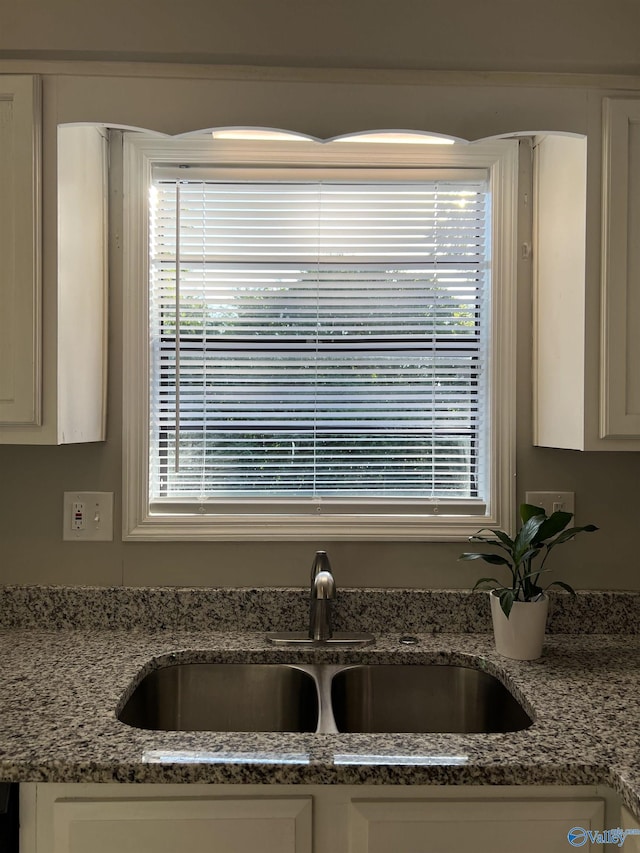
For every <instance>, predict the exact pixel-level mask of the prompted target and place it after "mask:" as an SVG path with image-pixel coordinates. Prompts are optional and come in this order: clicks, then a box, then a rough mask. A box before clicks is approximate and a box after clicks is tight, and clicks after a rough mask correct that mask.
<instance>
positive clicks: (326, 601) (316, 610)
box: [309, 551, 336, 642]
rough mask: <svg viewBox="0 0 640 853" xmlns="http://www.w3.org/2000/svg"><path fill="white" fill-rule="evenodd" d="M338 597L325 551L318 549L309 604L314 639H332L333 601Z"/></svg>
mask: <svg viewBox="0 0 640 853" xmlns="http://www.w3.org/2000/svg"><path fill="white" fill-rule="evenodd" d="M335 597H336V582H335V580H334V578H333V575H332V573H331V564H330V563H329V557H328V556H327V553H326V552H325V551H318V552H317V553H316V556H315V558H314V561H313V566H312V568H311V596H310V604H309V637H310V638H311V639H312V640H316V641H320V642H322V641H324V640H330V639H331V637H332V636H333V627H332V620H331V615H332V614H331V609H332V602H333V600H334V598H335Z"/></svg>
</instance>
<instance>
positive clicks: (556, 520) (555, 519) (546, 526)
mask: <svg viewBox="0 0 640 853" xmlns="http://www.w3.org/2000/svg"><path fill="white" fill-rule="evenodd" d="M572 518H573V515H572V513H570V512H561V511H558V512H554V513H553V514H552V515H550V516H549V518H547V519H545V521H543V522H542V524H541V525H540V529H539V530H538V533H537V535H536V542H537V543H541V542H544V541H545V540H546V539H551V537H552V536H555V535H556V533H560V531H561V530H564V528H565V527H566V526H567V524H569V522H570V521H571V519H572Z"/></svg>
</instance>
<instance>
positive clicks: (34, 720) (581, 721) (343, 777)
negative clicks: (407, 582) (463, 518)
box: [0, 589, 640, 815]
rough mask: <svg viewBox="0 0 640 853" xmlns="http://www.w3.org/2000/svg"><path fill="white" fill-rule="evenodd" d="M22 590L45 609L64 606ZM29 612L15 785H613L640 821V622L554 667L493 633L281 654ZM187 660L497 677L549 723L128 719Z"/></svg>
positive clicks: (12, 704)
mask: <svg viewBox="0 0 640 853" xmlns="http://www.w3.org/2000/svg"><path fill="white" fill-rule="evenodd" d="M19 592H20V594H22V593H24V595H23V597H24V599H25V600H29V601H30V602H31V604H32V605H33V604H34V602H35V601H36V598H37V595H38V594H39V595H41V597H42V598H43V599H44V598H46V597H47V595H48V592H47V591H46V590H45V591H42V590H41V591H40V593H36V592H34V591H33V590H30V591H26V590H23V591H19V590H17V589H16V590H14V593H15V595H18V593H19ZM55 594H58V595H62V593H59V592H58V593H54V592H52V593H51V595H52V596H53V597H55ZM189 594H191V593H189ZM4 595H5V600H8V593H6V592H5V593H4ZM149 595H151V593H150V592H149ZM96 596H97V597H99V595H98V594H97V593H96ZM18 597H19V596H18ZM89 598H90V596H88V594H87V600H89ZM629 599H630V601H629V602H627V603H626V604H624V605H623V610H624V613H625V614H627V615H628V613H631V615H632V616H633V615H634V614H633V610H634V609H635V607H636V606H637V600H636V599H637V597H635V596H630V597H629ZM632 599H634V600H632ZM93 604H94V605H95V606H96V607H97V608H98V611H99V612H104V611H103V610H101V609H100V607H99V606H98V605H97V604H96V602H95V600H93ZM103 604H104V602H103ZM450 604H451V602H449V605H450ZM485 604H486V602H485ZM109 607H112V608H113V603H111V604H109ZM44 609H45V610H46V607H45V608H44ZM113 609H114V610H115V609H117V608H113ZM627 611H628V612H627ZM7 612H9V613H11V612H13V613H14V616H13V617H11V620H10V621H12V622H13V623H14V625H15V626H14V627H9V626H7V625H6V620H7V619H8V616H7ZM17 612H18V611H17V609H15V608H14V611H11V608H8V611H5V617H4V619H5V627H1V628H0V661H1V664H0V708H1V715H0V779H2V780H4V781H66V782H89V781H92V782H107V781H118V782H222V783H234V784H237V783H265V784H274V783H327V784H339V783H345V784H346V783H348V784H438V785H440V784H488V785H505V784H508V785H518V784H523V785H525V784H527V785H531V784H545V785H555V784H557V785H579V784H589V785H592V784H605V785H609V786H610V787H612V788H613V789H614V790H616V791H617V792H618V793H619V794H620V795H621V796H622V799H623V801H624V802H625V803H626V805H627V806H628V807H629V808H630V809H631V810H632V811H633V812H634V813H635V814H636V815H640V707H639V701H640V700H639V697H640V636H637V635H634V634H632V633H630V632H629V633H622V630H623V629H629V628H631V627H632V626H629V625H627V624H624V623H625V622H626V618H627V615H625V617H624V619H623V618H622V616H620V614H619V616H618V619H619V622H618V623H616V624H617V629H618V630H617V632H616V633H609V634H593V633H590V634H559V633H558V634H556V633H552V634H550V635H549V636H548V638H547V642H546V644H545V651H544V655H543V657H542V658H541V659H540V660H538V661H533V662H516V661H510V660H507V659H505V658H502V657H500V656H498V655H497V654H496V652H495V649H494V646H493V639H492V637H491V635H490V634H489V633H487V632H486V631H484V632H478V633H471V632H458V633H444V632H442V631H434V630H433V629H432V627H431V626H429V625H425V626H424V628H425V629H426V630H423V631H422V632H419V633H418V639H419V643H418V644H417V645H416V646H412V647H405V646H401V645H400V643H399V637H398V634H397V633H395V632H393V633H390V632H388V631H391V629H388V631H387V632H384V633H382V634H380V633H379V632H377V631H376V632H375V633H377V634H378V636H377V642H376V644H375V646H370V647H367V648H365V649H361V650H339V651H338V650H334V649H320V650H318V649H293V648H276V647H273V646H269V645H268V644H267V643H266V640H265V635H264V631H262V630H259V631H256V630H251V629H249V628H247V627H246V626H244V625H243V627H242V630H240V631H231V630H225V631H217V630H211V628H207V627H204V626H200V627H198V628H194V627H193V625H189V627H186V628H184V627H178V626H177V625H176V622H179V621H180V620H177V619H175V620H174V619H173V618H172V619H167V620H166V621H167V625H166V626H158V625H155V626H153V625H146V624H144V623H143V627H138V628H133V627H130V626H129V627H123V626H122V625H121V624H120V625H119V624H118V619H117V618H115V617H114V619H113V620H111V621H107V622H105V621H103V622H102V624H101V627H98V628H89V627H87V625H86V624H84V625H81V626H80V627H77V626H76V627H60V626H59V625H58V622H57V621H56V619H52V620H51V622H52V623H53V625H54V626H55V627H48V625H49V619H48V618H47V617H46V616H43V617H42V618H35V617H34V615H33V611H31V616H30V619H18V618H17V616H16V614H17ZM58 615H60V614H58ZM156 615H157V614H156ZM67 616H68V614H67V615H66V616H65V617H64V620H66V623H65V624H68V620H67ZM465 618H466V617H465ZM64 620H63V621H64ZM25 621H26V622H27V623H30V624H28V625H27V626H25V625H24V624H22V625H21V624H20V623H21V622H22V623H24V622H25ZM74 621H78V622H80V623H82V621H83V620H82V619H78V620H74V619H71V624H72V625H73V624H74ZM99 621H100V620H98V622H99ZM186 621H187V622H189V619H186ZM238 621H239V622H242V620H241V619H239V620H238ZM31 623H32V624H31ZM214 627H215V626H214ZM269 627H272V626H269ZM273 627H280V626H278V625H275V626H273ZM289 627H292V628H293V627H295V628H299V627H300V625H290V626H289ZM415 627H416V626H415V625H412V626H411V630H413V631H415ZM418 627H420V626H418ZM614 630H615V629H614ZM176 660H182V661H212V662H213V661H216V662H242V661H253V662H263V663H269V662H273V663H276V662H278V663H280V662H291V663H294V662H303V661H306V662H310V661H314V662H319V663H323V662H324V663H341V662H345V663H346V662H364V663H376V662H377V663H393V662H410V663H437V664H445V663H455V664H463V665H467V666H471V667H478V668H481V669H485V670H487V671H488V672H490V673H492V674H494V675H496V676H497V677H498V678H499V679H500V680H501V681H502V682H503V683H504V684H505V685H506V686H507V687H508V688H509V689H510V690H511V691H512V693H514V695H515V696H516V698H518V699H519V700H520V702H521V703H522V704H523V705H524V707H525V708H526V710H527V711H528V712H529V714H530V716H531V717H532V718H533V720H534V722H533V725H532V726H531V727H530V728H529V729H525V730H523V731H519V732H513V733H508V734H465V735H462V734H402V735H399V734H293V733H291V734H290V733H286V734H277V733H261V734H243V733H216V732H153V731H145V730H141V729H135V728H131V727H129V726H127V725H125V724H124V723H121V722H119V721H118V719H117V717H116V709H117V708H118V707H119V706H120V705H121V704H122V702H123V701H124V698H125V697H126V696H127V695H128V694H129V693H130V692H131V690H132V689H133V687H134V686H135V684H136V683H137V682H138V681H139V680H140V679H141V677H142V674H143V673H145V672H147V671H149V670H151V669H153V668H155V667H157V666H160V665H162V664H163V663H168V662H173V661H176Z"/></svg>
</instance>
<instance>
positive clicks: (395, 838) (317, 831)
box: [20, 783, 620, 853]
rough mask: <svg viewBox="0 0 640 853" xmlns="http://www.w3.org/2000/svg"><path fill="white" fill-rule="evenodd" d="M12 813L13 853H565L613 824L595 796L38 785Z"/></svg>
mask: <svg viewBox="0 0 640 853" xmlns="http://www.w3.org/2000/svg"><path fill="white" fill-rule="evenodd" d="M20 805H21V829H20V832H21V841H20V850H21V853H114V851H118V853H183V851H188V853H205V851H206V853H467V851H474V853H484V852H485V851H487V853H489V851H490V853H513V851H516V850H517V851H518V853H542V851H544V853H555V851H559V853H560V851H562V853H566V852H567V850H570V849H572V847H571V845H570V844H569V842H568V833H569V831H570V830H572V829H574V828H575V829H577V830H578V831H580V830H582V831H584V833H585V834H586V833H588V832H596V831H603V830H604V829H605V828H606V827H607V826H611V827H613V826H619V825H620V807H619V803H618V801H617V798H616V797H615V795H614V794H613V793H612V792H610V791H609V790H608V789H604V788H596V787H576V788H558V787H554V788H542V787H535V788H533V787H527V788H522V787H505V788H490V787H480V786H470V787H455V788H452V787H435V786H346V785H336V786H331V785H326V786H322V785H277V786H276V785H263V786H259V785H247V786H245V785H243V786H240V785H238V786H235V785H227V786H224V785H200V784H197V785H173V784H172V785H147V784H143V785H116V784H105V785H99V784H47V783H37V784H26V785H22V786H21V803H20ZM575 846H579V845H575ZM585 846H587V847H588V849H589V850H603V849H604V847H603V845H601V844H597V843H594V844H591V843H590V842H589V841H588V840H587V841H586V842H585Z"/></svg>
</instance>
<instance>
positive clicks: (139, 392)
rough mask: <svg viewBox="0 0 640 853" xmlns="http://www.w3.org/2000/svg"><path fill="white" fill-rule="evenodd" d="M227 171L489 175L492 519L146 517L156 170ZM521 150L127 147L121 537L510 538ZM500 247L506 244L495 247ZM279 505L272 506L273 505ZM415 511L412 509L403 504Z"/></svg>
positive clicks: (352, 513)
mask: <svg viewBox="0 0 640 853" xmlns="http://www.w3.org/2000/svg"><path fill="white" fill-rule="evenodd" d="M212 156H213V157H214V158H215V161H214V162H215V165H216V166H217V167H221V168H224V167H225V166H231V165H234V166H238V165H240V166H245V167H250V166H251V165H255V164H258V163H259V164H261V165H263V164H264V163H268V164H269V165H272V166H273V167H275V168H278V167H280V168H281V167H282V166H295V165H300V166H308V165H309V164H311V165H314V163H315V164H317V165H318V166H319V167H323V168H324V167H329V168H331V167H335V168H338V169H345V168H348V167H352V168H353V169H358V170H361V169H362V164H363V159H365V158H366V166H367V167H369V166H370V167H371V168H374V169H391V170H394V169H399V168H401V169H425V168H435V169H461V168H468V169H486V170H487V171H488V174H489V184H490V191H491V228H492V231H491V255H492V275H491V300H490V327H491V339H490V350H491V351H490V355H489V374H488V387H489V406H488V411H487V416H488V418H489V448H490V449H489V466H488V472H487V479H488V481H489V500H488V501H487V508H486V512H485V514H483V515H478V514H471V513H469V514H459V515H453V514H451V513H450V512H449V513H448V512H447V510H448V509H449V507H448V506H447V501H444V500H437V499H434V500H433V501H424V500H421V501H420V507H421V511H420V512H419V513H418V512H415V511H413V512H405V511H403V502H402V501H398V502H394V501H389V505H390V506H391V505H392V504H393V511H392V512H381V511H380V506H379V505H378V504H379V501H375V502H373V501H372V502H371V503H369V504H368V503H367V501H366V500H363V499H357V500H354V501H350V500H346V499H345V500H344V502H343V505H342V506H340V508H339V511H334V512H332V513H324V512H323V511H322V507H321V506H320V508H319V511H318V512H317V514H315V515H314V514H310V513H309V512H308V511H306V512H304V513H291V512H285V513H283V512H281V511H278V512H272V513H270V512H269V506H270V504H271V503H272V502H271V501H270V499H261V500H260V502H259V506H260V508H261V509H263V510H264V511H263V512H260V513H256V512H255V503H256V502H255V501H254V502H251V501H250V500H248V501H247V507H246V508H247V509H249V507H250V506H252V507H253V509H254V511H252V512H239V511H236V512H224V513H212V512H209V511H199V512H194V513H192V514H184V513H172V512H164V513H159V512H151V510H150V506H149V475H148V472H149V428H148V423H149V304H148V292H149V290H148V281H149V263H148V249H147V246H148V240H147V237H148V221H149V220H148V217H149V209H148V188H149V185H150V181H151V175H152V170H153V167H154V165H157V164H167V163H175V162H176V161H178V160H179V161H180V162H182V163H185V164H189V163H192V164H202V163H207V162H212ZM517 176H518V143H517V142H516V141H514V140H498V141H494V142H489V143H473V144H461V145H451V146H449V145H441V146H440V145H438V146H425V145H412V144H406V145H398V144H389V145H385V144H373V143H354V142H349V143H340V142H333V143H330V144H322V143H318V142H300V141H296V142H289V143H280V142H275V143H274V142H255V141H238V140H234V141H230V140H216V141H215V142H214V143H213V144H212V142H211V140H210V138H203V137H202V136H199V137H196V136H193V137H191V138H182V139H180V140H175V139H171V138H165V137H158V136H150V135H147V134H141V133H137V132H132V133H127V134H125V136H124V148H123V198H124V199H125V202H124V223H123V224H124V234H126V240H125V241H124V258H123V260H124V300H123V309H124V318H123V320H124V353H123V355H124V362H123V538H124V539H125V540H127V541H157V540H165V541H170V540H183V541H184V540H200V541H203V540H204V541H207V540H226V541H237V540H244V541H247V540H259V541H264V540H292V541H293V540H298V541H304V540H318V539H319V538H322V539H323V540H325V541H326V540H333V541H336V540H353V541H355V540H387V541H394V540H395V541H399V540H414V541H415V540H418V541H456V540H462V539H465V538H467V537H468V536H469V535H470V534H472V533H473V532H475V531H476V530H478V528H480V527H502V528H507V529H509V528H511V526H512V517H513V506H514V500H515V477H514V473H515V357H516V350H515V347H516V341H515V317H516V313H515V308H516V299H515V295H516V241H517ZM497 235H500V238H499V239H498V236H497ZM276 503H277V501H274V502H273V504H274V505H275V504H276ZM406 503H408V504H410V505H412V506H414V507H415V503H416V502H412V501H409V502H405V506H406Z"/></svg>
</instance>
